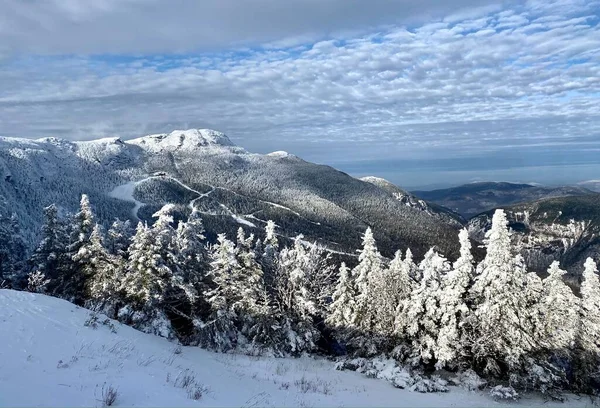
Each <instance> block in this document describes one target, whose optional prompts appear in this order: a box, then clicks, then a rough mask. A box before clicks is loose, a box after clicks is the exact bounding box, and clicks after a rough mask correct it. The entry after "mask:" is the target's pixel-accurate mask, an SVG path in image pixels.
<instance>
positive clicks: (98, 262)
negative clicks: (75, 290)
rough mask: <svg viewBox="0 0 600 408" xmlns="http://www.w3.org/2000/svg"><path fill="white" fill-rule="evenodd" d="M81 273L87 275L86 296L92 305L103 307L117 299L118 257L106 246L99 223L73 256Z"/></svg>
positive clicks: (118, 283) (118, 281)
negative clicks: (110, 252)
mask: <svg viewBox="0 0 600 408" xmlns="http://www.w3.org/2000/svg"><path fill="white" fill-rule="evenodd" d="M73 261H74V262H75V263H76V264H77V267H78V268H79V273H81V274H83V275H84V276H86V282H87V285H86V288H85V290H86V293H85V297H86V298H87V299H90V301H91V306H92V307H99V308H103V307H104V306H106V305H108V304H110V303H114V302H115V301H117V291H118V289H119V286H120V279H121V276H119V266H120V265H119V262H118V258H117V257H115V256H112V255H111V254H109V252H108V251H107V250H106V248H105V247H104V236H103V234H102V227H101V226H100V225H99V224H96V225H95V226H94V229H93V230H92V233H91V235H90V239H89V241H88V242H86V243H85V244H84V245H82V246H81V247H80V248H79V251H78V252H77V253H76V254H75V255H74V256H73Z"/></svg>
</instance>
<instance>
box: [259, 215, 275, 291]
mask: <svg viewBox="0 0 600 408" xmlns="http://www.w3.org/2000/svg"><path fill="white" fill-rule="evenodd" d="M265 235H266V236H265V240H264V242H263V243H262V244H261V245H262V247H263V251H262V252H257V254H261V256H260V260H259V261H260V264H261V266H262V269H263V273H264V278H265V284H266V285H267V289H268V290H269V289H271V290H269V292H270V293H272V289H273V287H274V285H275V283H274V279H275V273H276V271H277V260H278V256H279V242H278V240H277V235H276V234H275V223H274V222H273V221H272V220H269V221H267V225H266V227H265ZM257 244H258V242H257Z"/></svg>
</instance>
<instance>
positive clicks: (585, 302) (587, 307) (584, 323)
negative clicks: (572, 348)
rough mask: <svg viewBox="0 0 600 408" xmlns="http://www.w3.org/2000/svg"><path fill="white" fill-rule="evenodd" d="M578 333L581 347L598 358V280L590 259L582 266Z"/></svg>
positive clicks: (599, 309) (595, 269) (599, 301)
mask: <svg viewBox="0 0 600 408" xmlns="http://www.w3.org/2000/svg"><path fill="white" fill-rule="evenodd" d="M579 331H580V333H579V334H578V337H579V341H580V344H581V347H582V348H583V349H584V350H586V351H587V352H589V353H591V354H593V355H595V356H596V357H598V356H599V355H600V278H599V277H598V267H597V265H596V263H595V262H594V260H593V259H592V258H587V260H586V261H585V264H584V270H583V282H582V283H581V320H580V327H579Z"/></svg>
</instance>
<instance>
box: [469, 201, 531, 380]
mask: <svg viewBox="0 0 600 408" xmlns="http://www.w3.org/2000/svg"><path fill="white" fill-rule="evenodd" d="M486 247H487V254H486V257H485V259H484V260H483V261H482V262H481V263H480V264H479V265H478V267H477V272H478V275H477V277H476V278H475V283H474V285H473V287H472V288H471V293H470V296H471V297H472V299H473V302H474V306H475V310H474V313H473V319H471V321H472V323H473V325H474V326H475V327H474V331H473V333H471V342H472V344H471V347H472V353H473V357H474V359H475V362H476V364H477V365H478V366H479V365H481V367H482V368H483V370H484V371H485V372H486V373H490V374H492V375H500V374H502V371H503V368H502V367H503V366H504V365H506V366H507V367H508V370H515V369H517V367H518V365H519V364H520V362H521V359H522V357H523V356H524V355H525V354H526V353H527V352H529V351H530V350H531V349H532V348H533V346H534V344H535V340H534V339H533V330H534V327H533V325H532V323H531V316H530V313H529V310H528V306H529V299H528V296H527V293H526V284H527V274H526V271H525V266H524V264H523V259H522V257H521V256H520V255H517V256H515V255H513V253H512V247H511V240H510V233H509V230H508V220H507V219H506V215H505V213H504V211H503V210H496V212H495V213H494V216H493V218H492V227H491V229H490V230H489V231H488V232H487V233H486Z"/></svg>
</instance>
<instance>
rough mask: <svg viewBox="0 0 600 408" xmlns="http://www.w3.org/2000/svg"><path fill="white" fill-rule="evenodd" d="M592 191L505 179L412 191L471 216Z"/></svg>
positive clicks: (577, 187) (576, 187)
mask: <svg viewBox="0 0 600 408" xmlns="http://www.w3.org/2000/svg"><path fill="white" fill-rule="evenodd" d="M591 193H593V191H591V190H589V189H587V188H585V186H574V187H570V186H565V187H544V186H536V185H531V184H516V183H504V182H500V183H498V182H481V183H470V184H465V185H462V186H458V187H452V188H445V189H440V190H432V191H412V194H414V195H415V196H417V197H419V198H422V199H423V200H427V201H430V202H432V203H435V204H439V205H441V206H443V207H446V208H448V209H450V210H452V211H456V212H457V213H459V214H461V215H462V216H463V217H465V218H467V219H469V218H471V217H473V216H475V215H477V214H480V213H482V212H485V211H488V210H491V209H493V208H497V207H503V206H507V205H512V204H517V203H524V202H530V201H535V200H541V199H545V198H552V197H565V196H581V195H586V194H591Z"/></svg>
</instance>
